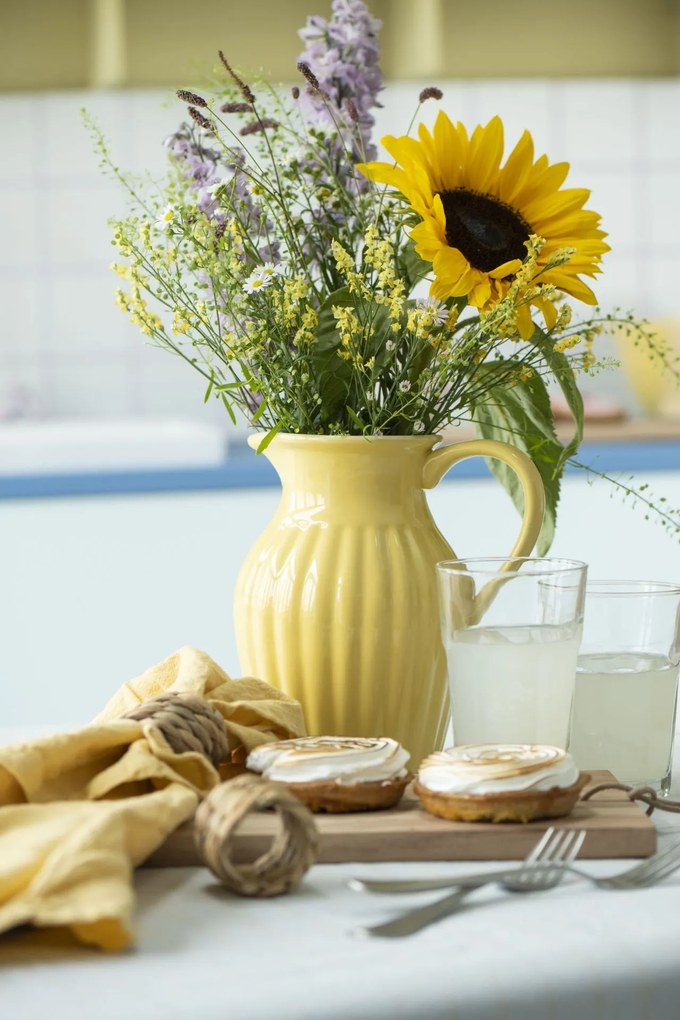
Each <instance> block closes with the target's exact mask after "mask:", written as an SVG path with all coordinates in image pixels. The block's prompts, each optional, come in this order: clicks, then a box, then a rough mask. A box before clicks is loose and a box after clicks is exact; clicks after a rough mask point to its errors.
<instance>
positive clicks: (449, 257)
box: [358, 112, 609, 337]
mask: <svg viewBox="0 0 680 1020" xmlns="http://www.w3.org/2000/svg"><path fill="white" fill-rule="evenodd" d="M418 134H419V140H416V139H415V138H410V137H408V136H402V137H401V138H395V137H393V136H391V135H388V136H387V137H386V138H383V139H382V143H383V145H384V146H385V148H386V149H387V151H388V152H389V153H390V155H391V156H392V157H393V158H394V159H395V161H396V163H397V164H398V165H397V166H393V165H390V164H389V163H362V164H359V166H358V169H359V170H360V171H361V172H362V173H363V174H364V175H365V176H366V177H368V178H370V179H371V180H373V181H376V182H378V183H381V184H387V185H390V186H391V187H394V188H396V189H397V190H399V191H400V192H401V193H402V194H403V195H404V196H405V198H406V199H407V200H408V202H409V203H410V205H411V207H412V208H413V209H414V210H415V212H416V213H417V214H418V216H420V218H421V222H420V223H418V224H417V226H415V227H414V228H413V230H412V231H411V237H412V238H413V240H414V242H415V246H416V251H417V253H418V255H419V256H420V257H421V258H422V259H424V260H425V261H427V262H431V263H432V270H433V274H434V280H433V282H432V286H431V288H430V293H431V295H432V296H433V297H435V298H437V299H439V300H444V299H445V298H447V297H465V298H466V299H467V301H468V302H469V303H470V304H471V305H474V306H475V307H476V308H480V309H483V310H488V309H489V308H491V307H493V305H495V304H497V302H498V301H500V300H501V299H502V298H503V296H504V295H505V294H506V292H507V290H508V288H509V286H510V284H511V282H512V279H513V276H514V274H515V273H516V272H517V270H518V269H519V267H520V265H521V264H522V262H523V260H524V259H525V258H526V256H527V247H526V245H527V242H528V241H529V239H530V237H532V235H537V236H538V237H540V238H542V239H543V240H544V244H543V246H542V248H541V249H540V253H539V255H538V260H537V267H536V272H537V273H539V274H540V276H539V277H538V280H537V281H536V282H538V283H540V284H546V285H547V284H551V285H552V286H554V287H555V288H557V289H558V290H560V291H563V292H565V293H566V294H570V295H571V296H572V297H574V298H577V299H578V300H580V301H584V302H586V303H587V304H596V298H595V295H594V294H593V292H592V290H591V289H590V287H589V286H588V285H587V284H586V283H585V282H584V281H583V280H582V279H581V276H589V277H593V276H595V275H596V274H597V273H599V272H600V262H601V259H602V255H603V254H604V253H605V252H607V251H609V246H608V245H607V244H605V242H604V238H605V237H606V236H607V235H606V234H605V233H604V232H603V231H602V230H600V216H599V215H598V213H596V212H591V211H589V210H587V209H584V208H583V206H584V204H585V202H586V200H587V199H588V197H589V195H590V192H589V191H588V190H586V189H584V188H567V189H562V190H560V189H561V185H562V184H563V183H564V180H565V178H566V176H567V173H568V171H569V164H568V163H555V164H553V165H552V166H551V165H550V164H549V163H548V158H547V156H541V157H539V159H537V160H536V161H535V162H534V143H533V140H532V138H531V135H530V134H529V132H528V131H525V132H524V134H523V135H522V137H521V138H520V140H519V142H518V143H517V145H516V146H515V148H514V149H513V151H512V152H511V153H510V155H509V156H508V158H507V160H506V162H505V164H504V166H501V160H502V158H503V124H502V121H501V120H500V118H499V117H494V118H493V120H490V121H489V123H488V124H487V125H486V126H485V127H483V126H481V125H480V126H479V127H477V128H475V130H474V131H473V133H472V135H471V136H470V137H468V134H467V131H466V130H465V128H464V126H463V125H462V124H456V125H454V124H453V123H452V122H451V121H450V120H449V118H448V117H447V116H446V114H445V113H443V112H440V113H439V115H438V117H437V120H436V122H435V125H434V131H433V132H432V133H430V131H429V130H428V129H427V128H426V127H425V126H424V125H423V124H421V125H420V128H419V132H418ZM564 248H570V249H573V250H574V253H573V255H572V256H571V257H570V259H569V260H568V261H567V262H562V263H561V264H559V265H555V264H552V263H553V261H554V258H555V255H556V253H557V252H558V251H559V250H560V249H564ZM532 303H534V304H536V305H537V306H538V307H539V308H540V309H541V311H542V312H543V314H544V316H545V318H546V322H547V324H548V326H549V327H551V326H552V325H553V323H554V317H555V311H554V307H553V305H552V303H551V302H549V301H547V300H544V299H541V297H540V296H538V297H536V298H535V299H534V300H533V302H532ZM518 327H519V329H520V332H521V334H522V335H523V336H525V337H526V336H527V335H528V336H530V335H531V332H532V330H533V326H532V324H531V312H530V308H529V305H528V304H525V305H524V306H522V307H521V308H520V309H519V316H518Z"/></svg>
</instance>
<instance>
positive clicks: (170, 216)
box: [156, 203, 175, 230]
mask: <svg viewBox="0 0 680 1020" xmlns="http://www.w3.org/2000/svg"><path fill="white" fill-rule="evenodd" d="M174 220H175V207H174V205H173V204H172V203H170V205H166V207H165V211H164V212H163V215H162V216H161V217H160V219H157V220H156V226H157V227H158V229H159V230H168V229H169V228H170V224H171V223H173V222H174Z"/></svg>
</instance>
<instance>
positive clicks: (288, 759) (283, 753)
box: [246, 737, 411, 813]
mask: <svg viewBox="0 0 680 1020" xmlns="http://www.w3.org/2000/svg"><path fill="white" fill-rule="evenodd" d="M408 759H409V754H408V751H405V750H404V748H403V747H402V746H401V744H399V743H397V741H396V740H391V739H390V738H389V737H299V738H297V739H294V740H280V741H277V742H275V743H269V744H261V745H260V746H259V747H256V748H255V749H254V750H253V751H251V752H250V754H249V755H248V759H247V761H246V766H247V768H248V769H250V770H251V771H252V772H257V773H259V774H260V775H262V776H264V777H265V779H269V780H271V781H272V782H274V783H281V784H283V785H284V786H285V787H286V788H287V789H288V790H290V791H291V793H294V794H295V795H296V796H297V797H299V798H300V800H301V801H303V802H304V803H305V804H306V805H307V807H308V808H309V809H310V810H311V811H316V812H321V811H329V812H334V813H339V812H346V811H376V810H380V809H382V808H389V807H393V806H394V805H395V804H396V803H397V802H398V801H399V800H400V798H401V795H402V794H403V792H404V790H405V788H406V786H407V785H408V783H409V780H410V778H411V777H410V775H409V773H408V772H407V770H406V768H405V767H404V766H405V765H406V762H407V761H408Z"/></svg>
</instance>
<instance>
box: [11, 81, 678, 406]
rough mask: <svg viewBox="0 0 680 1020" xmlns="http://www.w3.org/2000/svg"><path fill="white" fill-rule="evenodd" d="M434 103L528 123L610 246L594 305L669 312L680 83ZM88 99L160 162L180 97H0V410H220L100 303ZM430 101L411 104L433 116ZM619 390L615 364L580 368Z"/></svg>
mask: <svg viewBox="0 0 680 1020" xmlns="http://www.w3.org/2000/svg"><path fill="white" fill-rule="evenodd" d="M426 84H431V83H430V82H422V83H409V84H394V83H393V84H391V85H389V86H388V88H387V89H386V91H385V92H384V94H383V97H382V99H383V102H384V104H385V108H384V109H383V110H381V111H379V119H378V126H377V131H378V133H379V134H382V133H386V132H392V133H397V134H398V133H400V132H401V131H402V130H403V129H404V128H405V127H406V124H407V123H408V121H409V119H410V116H411V113H412V111H413V109H414V108H415V104H416V97H417V94H418V92H419V90H420V88H421V87H422V86H423V85H426ZM441 87H442V88H443V90H444V100H443V101H442V106H443V108H444V109H446V110H447V112H448V113H449V114H450V115H451V116H452V117H453V118H455V119H460V120H463V121H464V122H465V123H467V124H468V125H471V126H473V125H474V124H475V123H477V122H478V121H480V120H481V121H486V120H488V119H489V118H490V117H491V116H493V115H494V114H495V113H498V114H500V116H501V117H502V118H503V120H504V122H505V125H506V146H507V147H510V146H512V145H513V144H514V142H515V141H516V140H517V139H518V137H519V135H520V134H521V132H522V130H523V129H524V128H528V129H529V130H530V131H531V132H532V134H533V136H534V139H535V142H536V148H537V151H539V152H543V151H545V152H547V153H548V155H549V156H550V158H551V160H552V161H555V160H559V159H568V160H569V161H570V162H571V163H572V170H571V173H570V176H569V181H568V183H569V184H573V185H575V186H581V187H589V188H591V189H592V193H593V194H592V199H591V202H590V205H591V207H592V208H595V209H597V210H598V211H600V212H601V213H602V214H603V217H604V222H605V228H606V229H607V230H608V231H609V233H610V236H611V241H612V244H613V246H614V249H615V250H614V252H613V253H612V254H611V256H609V258H608V259H607V261H606V263H605V272H604V274H603V276H602V277H601V280H600V282H599V285H598V288H597V291H598V295H599V296H600V298H601V301H602V303H603V305H606V306H608V307H611V306H614V305H620V306H623V307H624V308H631V307H632V308H635V309H636V311H637V312H638V313H639V314H640V315H647V316H651V317H655V316H665V315H669V314H674V313H675V314H678V313H680V294H679V293H678V292H679V290H680V288H678V280H680V200H679V199H678V185H679V184H680V118H678V116H677V109H678V108H679V103H680V81H679V80H676V79H673V80H667V81H651V82H633V81H577V82H569V81H559V82H558V81H553V82H551V81H507V82H506V81H493V82H455V81H451V82H448V83H443V84H442V85H441ZM83 106H85V107H87V109H88V110H89V111H90V112H91V114H92V115H93V116H94V118H95V119H96V120H97V122H98V123H99V124H100V126H101V127H102V129H103V130H104V133H105V134H106V136H107V138H108V140H109V142H110V145H111V149H112V151H113V153H114V155H115V157H116V158H117V160H118V162H119V163H120V165H121V166H123V167H125V168H127V169H128V170H130V171H132V172H135V173H141V172H143V171H145V170H149V171H151V172H152V173H155V172H161V171H162V169H163V167H164V162H165V153H164V150H163V147H162V141H163V138H164V137H165V136H166V135H167V134H169V133H170V132H171V131H172V130H173V129H174V128H175V126H176V125H177V123H178V122H179V120H180V119H181V116H182V109H181V107H180V105H179V104H178V103H177V101H174V100H173V99H172V98H171V97H170V98H169V97H168V95H167V94H166V93H162V92H158V91H151V90H149V91H135V92H128V91H125V92H101V91H99V92H94V91H93V92H87V93H82V92H64V93H48V94H37V93H36V94H31V95H17V96H14V95H7V96H2V97H0V137H1V138H2V139H3V157H2V159H0V308H2V316H0V419H1V418H2V417H7V416H10V415H12V416H14V415H17V414H19V413H24V414H26V415H28V416H34V415H40V416H45V415H47V416H50V415H52V416H58V417H81V416H82V417H88V416H92V415H96V416H111V415H116V414H118V415H121V416H126V415H131V414H132V415H141V416H149V417H151V416H167V415H177V414H178V413H179V414H182V415H184V416H188V417H194V418H197V419H200V420H203V421H206V420H209V421H213V422H217V421H219V422H221V421H223V412H221V410H220V407H219V405H218V404H217V403H216V402H214V403H213V402H211V403H210V404H208V405H204V404H203V402H202V394H203V384H202V381H201V379H200V378H198V377H194V375H193V374H192V373H191V372H190V370H189V368H188V367H187V366H185V365H184V364H180V363H178V362H176V361H174V360H173V359H172V358H171V357H170V356H169V355H167V354H165V353H164V352H161V351H157V350H154V349H152V348H149V347H148V346H145V344H144V343H143V338H142V337H141V335H140V334H139V333H138V332H137V331H136V330H135V329H134V328H133V327H132V326H130V325H129V323H128V322H127V321H126V319H125V317H124V316H123V315H122V314H121V313H120V312H119V311H118V309H116V308H115V306H114V304H113V294H114V290H115V286H116V282H115V278H114V277H113V275H112V274H111V273H110V271H109V269H108V265H109V262H110V261H111V257H112V249H111V247H110V244H109V243H108V242H109V233H108V228H107V224H106V221H107V219H108V217H109V216H111V215H112V214H114V213H116V212H119V211H122V208H123V197H122V195H121V192H120V189H119V188H118V186H117V185H116V184H115V182H112V181H109V180H107V179H105V178H103V177H102V176H101V174H100V171H99V168H98V160H97V157H96V156H95V155H94V153H93V151H92V147H91V143H90V139H89V136H88V133H87V132H86V130H85V129H84V127H83V125H82V123H81V119H80V108H81V107H83ZM436 110H437V105H436V104H434V103H432V104H430V106H429V108H428V107H425V109H424V115H425V119H427V120H430V121H431V120H433V119H434V117H435V115H436ZM586 388H591V389H593V388H595V389H599V390H607V391H609V392H610V393H614V394H615V395H617V396H618V397H619V398H622V399H624V400H625V401H626V402H627V403H628V404H629V406H631V407H632V406H633V400H632V397H631V396H630V394H629V393H628V391H627V389H626V385H625V383H624V382H623V379H622V377H621V376H620V375H618V374H613V375H612V374H608V375H603V376H600V377H598V378H597V379H596V380H592V381H588V382H587V383H586Z"/></svg>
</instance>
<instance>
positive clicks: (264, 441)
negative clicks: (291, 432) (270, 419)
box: [255, 421, 283, 453]
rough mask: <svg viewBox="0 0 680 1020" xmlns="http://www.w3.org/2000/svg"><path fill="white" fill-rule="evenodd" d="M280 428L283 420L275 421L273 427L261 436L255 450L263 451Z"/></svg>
mask: <svg viewBox="0 0 680 1020" xmlns="http://www.w3.org/2000/svg"><path fill="white" fill-rule="evenodd" d="M282 428H283V422H282V421H279V422H277V423H276V425H275V426H274V428H273V429H270V430H269V432H267V434H266V435H264V436H263V437H262V439H261V441H260V442H259V443H258V445H257V450H256V451H255V452H256V453H264V451H265V450H266V449H267V447H268V446H269V444H270V443H271V441H272V439H273V438H274V437H275V436H276V434H277V432H280V431H281V429H282Z"/></svg>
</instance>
